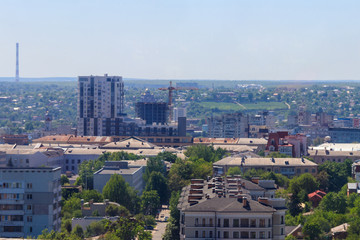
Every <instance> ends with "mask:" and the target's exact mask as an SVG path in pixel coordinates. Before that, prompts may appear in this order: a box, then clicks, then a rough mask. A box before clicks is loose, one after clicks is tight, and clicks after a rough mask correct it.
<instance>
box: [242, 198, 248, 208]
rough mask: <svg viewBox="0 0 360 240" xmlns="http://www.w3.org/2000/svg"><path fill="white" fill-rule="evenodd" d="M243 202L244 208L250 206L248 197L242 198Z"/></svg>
mask: <svg viewBox="0 0 360 240" xmlns="http://www.w3.org/2000/svg"><path fill="white" fill-rule="evenodd" d="M242 202H243V207H247V206H248V200H247V198H246V197H243V198H242Z"/></svg>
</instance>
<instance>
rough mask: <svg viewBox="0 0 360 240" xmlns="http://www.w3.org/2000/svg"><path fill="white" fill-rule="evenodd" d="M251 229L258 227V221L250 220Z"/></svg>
mask: <svg viewBox="0 0 360 240" xmlns="http://www.w3.org/2000/svg"><path fill="white" fill-rule="evenodd" d="M250 227H256V219H250Z"/></svg>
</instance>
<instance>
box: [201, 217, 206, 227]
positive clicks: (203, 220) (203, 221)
mask: <svg viewBox="0 0 360 240" xmlns="http://www.w3.org/2000/svg"><path fill="white" fill-rule="evenodd" d="M205 223H206V221H205V218H203V219H202V225H203V227H205Z"/></svg>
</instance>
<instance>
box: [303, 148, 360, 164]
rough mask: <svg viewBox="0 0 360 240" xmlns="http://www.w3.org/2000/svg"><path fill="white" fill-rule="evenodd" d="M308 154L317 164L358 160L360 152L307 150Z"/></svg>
mask: <svg viewBox="0 0 360 240" xmlns="http://www.w3.org/2000/svg"><path fill="white" fill-rule="evenodd" d="M308 153H309V157H310V158H312V159H314V162H316V163H317V164H322V163H324V162H326V161H330V162H344V161H345V160H346V159H350V160H353V161H355V160H358V159H360V151H336V150H308Z"/></svg>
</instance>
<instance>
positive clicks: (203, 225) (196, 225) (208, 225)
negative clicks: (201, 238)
mask: <svg viewBox="0 0 360 240" xmlns="http://www.w3.org/2000/svg"><path fill="white" fill-rule="evenodd" d="M194 227H215V225H214V224H196V223H195V226H194Z"/></svg>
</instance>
